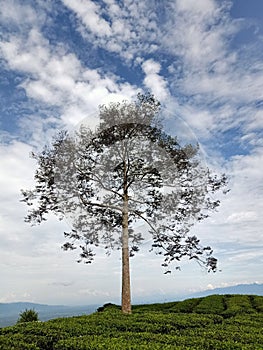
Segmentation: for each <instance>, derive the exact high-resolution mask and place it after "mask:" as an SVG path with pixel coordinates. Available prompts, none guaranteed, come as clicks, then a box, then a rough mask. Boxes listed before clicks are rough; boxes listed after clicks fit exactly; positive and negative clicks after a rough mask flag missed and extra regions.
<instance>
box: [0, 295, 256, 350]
mask: <svg viewBox="0 0 263 350" xmlns="http://www.w3.org/2000/svg"><path fill="white" fill-rule="evenodd" d="M262 322H263V297H262V296H255V295H226V296H220V295H213V296H210V297H205V298H196V299H188V300H184V301H182V302H171V303H165V304H151V305H137V306H134V307H133V314H132V315H123V314H122V313H121V312H120V310H119V307H118V306H116V305H112V304H108V305H105V306H104V307H101V308H100V312H96V313H94V314H92V315H88V316H79V317H72V318H60V319H55V320H51V321H47V322H29V323H24V324H19V325H16V326H13V327H8V328H2V329H0V349H1V350H14V349H15V350H95V349H96V350H100V349H101V350H102V349H103V350H104V349H109V350H126V349H131V350H132V349H134V350H136V349H149V350H170V349H178V350H190V349H191V350H238V349H239V350H259V349H261V350H262V349H263V347H262V344H263V334H262Z"/></svg>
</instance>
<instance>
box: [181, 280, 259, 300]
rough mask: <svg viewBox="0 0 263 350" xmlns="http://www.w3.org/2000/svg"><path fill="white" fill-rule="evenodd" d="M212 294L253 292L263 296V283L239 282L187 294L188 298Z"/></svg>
mask: <svg viewBox="0 0 263 350" xmlns="http://www.w3.org/2000/svg"><path fill="white" fill-rule="evenodd" d="M212 294H250V295H251V294H253V295H261V296H263V284H258V283H252V284H238V285H236V286H230V287H224V288H215V289H208V290H205V291H202V292H198V293H194V294H191V295H187V296H186V298H190V297H191V298H198V297H206V296H208V295H212Z"/></svg>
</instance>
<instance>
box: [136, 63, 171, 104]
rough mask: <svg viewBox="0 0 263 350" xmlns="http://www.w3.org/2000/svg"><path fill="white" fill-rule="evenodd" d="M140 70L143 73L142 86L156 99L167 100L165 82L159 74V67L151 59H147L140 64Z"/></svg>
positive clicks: (167, 94) (167, 93)
mask: <svg viewBox="0 0 263 350" xmlns="http://www.w3.org/2000/svg"><path fill="white" fill-rule="evenodd" d="M142 69H143V71H144V73H145V75H146V76H145V78H144V81H143V82H144V84H145V86H146V87H147V88H148V89H150V90H151V92H152V93H153V94H154V95H155V97H156V98H157V99H159V100H160V101H163V100H165V99H167V98H168V96H169V92H168V89H167V82H166V81H165V79H164V78H163V77H162V76H161V75H160V74H159V73H160V70H161V65H160V64H159V63H158V62H155V61H154V60H152V59H149V60H147V61H145V62H143V64H142Z"/></svg>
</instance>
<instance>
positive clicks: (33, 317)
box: [17, 309, 38, 323]
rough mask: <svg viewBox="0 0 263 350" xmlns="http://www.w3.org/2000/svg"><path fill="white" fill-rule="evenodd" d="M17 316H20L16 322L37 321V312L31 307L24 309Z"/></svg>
mask: <svg viewBox="0 0 263 350" xmlns="http://www.w3.org/2000/svg"><path fill="white" fill-rule="evenodd" d="M19 316H20V317H19V319H18V320H17V323H21V322H32V321H38V313H37V312H36V311H35V310H33V309H29V310H27V309H26V310H25V311H23V312H21V313H20V314H19Z"/></svg>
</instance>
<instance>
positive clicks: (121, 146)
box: [22, 94, 226, 313]
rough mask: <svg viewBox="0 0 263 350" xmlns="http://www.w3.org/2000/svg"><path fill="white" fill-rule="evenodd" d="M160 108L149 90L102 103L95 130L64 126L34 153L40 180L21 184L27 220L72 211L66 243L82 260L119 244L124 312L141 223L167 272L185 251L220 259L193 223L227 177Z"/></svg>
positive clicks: (207, 262) (207, 261) (208, 262)
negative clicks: (181, 136) (173, 128)
mask: <svg viewBox="0 0 263 350" xmlns="http://www.w3.org/2000/svg"><path fill="white" fill-rule="evenodd" d="M159 114H160V103H159V102H158V101H157V100H156V99H155V98H154V97H153V96H152V95H149V94H148V95H140V94H139V95H138V98H137V100H136V101H134V102H127V101H124V102H122V103H111V104H109V105H108V106H105V105H103V106H101V107H100V110H99V117H100V123H99V125H98V127H97V130H96V131H91V130H90V129H89V128H87V127H84V126H82V127H81V128H80V130H78V131H77V132H76V133H75V134H69V133H68V132H61V133H59V135H58V136H57V137H56V138H55V140H54V142H53V144H52V146H51V147H45V149H44V150H43V151H42V152H41V153H38V154H36V153H33V157H34V158H35V159H36V160H37V163H38V168H37V170H36V173H35V181H36V186H35V188H34V189H33V190H22V195H23V199H22V200H23V201H24V202H26V203H27V204H28V205H29V206H32V208H33V209H31V210H30V211H29V213H28V215H27V217H26V218H25V220H26V221H27V222H30V223H32V224H36V223H41V222H42V221H43V220H46V215H47V214H48V213H49V212H53V213H55V214H57V215H58V216H59V218H60V219H63V218H64V217H70V218H71V223H72V230H71V232H67V233H66V232H65V233H64V235H65V237H66V238H67V242H66V243H65V244H64V245H63V249H65V250H68V249H76V248H77V246H78V248H79V249H80V259H79V260H78V262H80V261H82V260H84V262H86V263H91V262H92V261H93V259H94V256H95V252H94V249H93V248H94V246H95V247H96V246H99V245H103V246H104V247H105V248H106V250H107V252H110V251H111V249H114V248H117V249H121V250H122V311H123V312H124V313H130V312H131V292H130V289H131V288H130V267H129V260H130V256H132V255H134V253H135V252H137V251H138V250H139V245H140V243H141V242H142V241H143V233H142V232H138V231H137V230H136V225H135V223H136V222H137V223H138V222H143V223H144V224H145V226H146V227H147V228H148V232H149V233H150V235H151V237H152V249H156V251H157V253H158V254H163V255H164V261H163V264H162V265H163V266H164V267H165V268H166V273H167V272H170V270H168V266H169V264H170V263H171V262H172V261H180V260H181V259H182V258H183V257H185V256H186V257H188V258H189V259H195V260H197V261H198V262H199V263H200V264H202V265H203V266H205V267H206V268H207V269H208V271H215V270H216V265H217V260H216V259H215V258H214V257H213V256H212V249H211V248H210V247H202V246H201V245H200V243H199V240H198V239H197V237H196V236H190V235H189V230H190V228H191V227H192V225H193V224H194V223H195V222H196V221H201V220H203V219H204V218H206V217H208V214H209V212H210V211H212V210H214V209H215V208H217V207H218V206H219V200H215V199H213V194H214V193H215V192H216V191H218V190H219V189H221V188H222V187H224V186H225V185H226V177H225V175H223V176H221V177H220V178H219V177H217V176H211V175H210V172H209V170H208V169H206V168H204V167H202V164H201V162H200V159H199V158H198V147H195V146H192V145H186V146H184V147H181V146H180V145H179V143H178V141H177V138H175V137H172V136H169V135H168V134H166V133H165V132H164V129H163V126H162V123H161V122H160V118H159ZM137 226H138V225H137ZM176 268H179V267H178V266H177V267H176Z"/></svg>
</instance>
